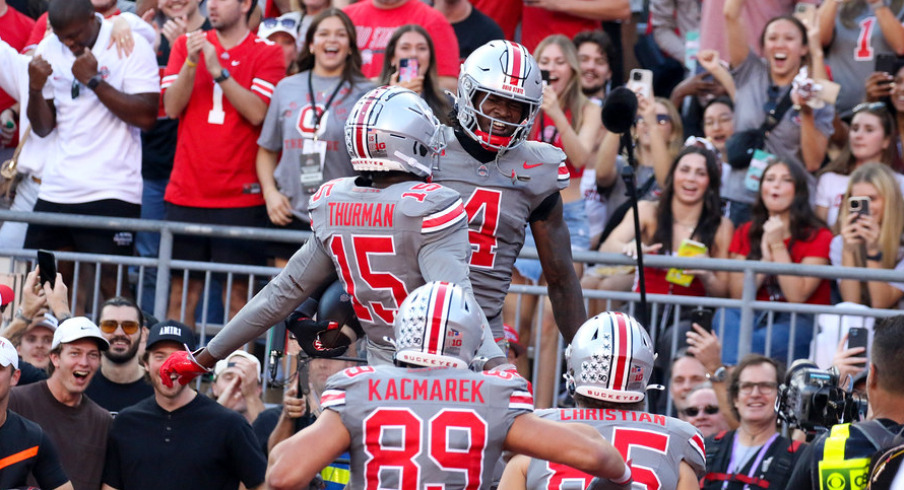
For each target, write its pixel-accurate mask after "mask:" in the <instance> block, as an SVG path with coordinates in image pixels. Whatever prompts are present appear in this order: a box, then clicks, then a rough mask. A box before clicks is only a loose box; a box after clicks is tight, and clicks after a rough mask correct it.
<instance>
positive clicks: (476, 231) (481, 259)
mask: <svg viewBox="0 0 904 490" xmlns="http://www.w3.org/2000/svg"><path fill="white" fill-rule="evenodd" d="M501 208H502V192H500V191H494V190H492V189H484V188H482V187H478V188H476V189H474V193H473V194H471V197H469V198H468V202H466V203H465V212H467V213H468V241H469V242H471V267H479V268H482V269H492V268H493V266H494V265H495V263H496V246H497V243H498V239H497V238H496V232H497V230H498V229H499V211H500V209H501Z"/></svg>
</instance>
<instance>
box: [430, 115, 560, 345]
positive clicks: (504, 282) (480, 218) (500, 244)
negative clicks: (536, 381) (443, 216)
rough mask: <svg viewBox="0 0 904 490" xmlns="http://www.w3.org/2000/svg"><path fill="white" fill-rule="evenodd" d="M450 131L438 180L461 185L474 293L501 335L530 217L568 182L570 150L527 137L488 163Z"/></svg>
mask: <svg viewBox="0 0 904 490" xmlns="http://www.w3.org/2000/svg"><path fill="white" fill-rule="evenodd" d="M444 131H445V135H444V136H445V139H446V142H447V146H446V149H445V151H444V153H443V155H442V156H441V157H440V160H439V167H438V168H436V169H434V171H433V181H434V182H437V183H440V184H442V185H444V186H446V187H451V188H452V189H455V190H456V191H458V192H459V193H460V194H461V198H462V199H463V200H464V203H465V211H467V213H468V239H469V240H470V242H471V262H470V265H471V284H472V285H473V286H474V296H475V297H476V298H477V302H478V303H479V304H480V306H481V308H483V311H484V313H485V314H486V316H487V319H488V320H489V322H490V328H491V329H492V330H493V334H494V335H495V336H496V337H501V336H502V335H503V332H502V316H501V313H502V303H503V301H505V295H506V294H507V293H508V289H509V285H510V284H511V282H512V267H513V266H514V263H515V259H516V258H517V257H518V254H519V253H520V252H521V247H522V245H524V233H525V229H526V227H527V225H528V218H529V217H530V215H531V213H533V212H534V210H536V209H537V207H538V206H539V205H540V203H542V202H543V200H544V199H546V198H547V197H549V196H550V195H551V194H553V193H555V192H558V191H559V190H561V189H564V188H566V187H568V182H569V178H570V174H569V172H568V168H567V167H566V166H565V153H564V152H563V151H562V150H560V149H558V148H556V147H554V146H552V145H549V144H546V143H541V142H536V141H526V142H524V143H522V144H521V145H520V146H518V147H517V148H515V149H514V150H509V151H507V152H505V153H503V155H502V157H500V158H498V159H496V160H493V161H491V162H488V163H486V164H483V163H481V162H480V161H478V160H476V159H475V158H474V157H472V156H471V155H470V154H469V153H468V152H467V151H465V149H464V148H462V146H461V144H460V143H459V142H458V139H456V137H455V133H454V131H453V130H452V128H448V127H447V128H444ZM563 246H567V244H563Z"/></svg>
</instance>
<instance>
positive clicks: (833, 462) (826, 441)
mask: <svg viewBox="0 0 904 490" xmlns="http://www.w3.org/2000/svg"><path fill="white" fill-rule="evenodd" d="M869 352H870V360H869V372H868V374H867V378H866V391H867V395H868V397H869V412H868V415H867V418H868V419H869V420H867V421H863V422H857V423H854V424H838V425H835V426H833V427H832V429H831V431H830V432H828V433H826V434H823V435H822V436H820V437H819V438H818V439H816V440H815V441H814V442H813V444H811V445H810V446H809V447H808V448H807V449H806V450H805V451H803V452H802V454H801V461H803V462H804V464H801V465H798V466H797V467H796V469H795V471H794V473H793V474H792V475H791V480H790V481H789V482H788V486H787V487H786V488H788V489H794V490H805V489H809V488H812V489H817V490H818V489H820V488H834V486H830V485H831V484H830V483H829V482H830V480H831V481H833V483H838V482H840V483H841V484H844V485H845V488H850V489H854V490H857V489H862V488H866V483H867V477H868V472H869V464H870V457H871V456H872V455H873V454H874V453H876V452H878V451H880V450H882V449H884V448H886V447H888V446H890V445H891V444H892V440H893V438H894V436H895V435H896V434H898V433H899V432H901V430H902V427H904V426H902V424H904V371H902V369H901V366H904V316H896V317H892V318H886V319H884V320H881V321H879V322H877V323H876V326H875V328H874V336H873V344H872V346H871V347H870V349H869ZM841 478H843V480H841Z"/></svg>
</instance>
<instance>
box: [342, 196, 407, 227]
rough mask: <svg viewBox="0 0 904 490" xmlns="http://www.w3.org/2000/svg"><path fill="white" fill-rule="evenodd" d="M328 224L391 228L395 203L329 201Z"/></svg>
mask: <svg viewBox="0 0 904 490" xmlns="http://www.w3.org/2000/svg"><path fill="white" fill-rule="evenodd" d="M329 206H330V226H369V227H373V228H392V213H393V212H394V211H395V204H391V203H382V202H377V203H362V202H331V203H329Z"/></svg>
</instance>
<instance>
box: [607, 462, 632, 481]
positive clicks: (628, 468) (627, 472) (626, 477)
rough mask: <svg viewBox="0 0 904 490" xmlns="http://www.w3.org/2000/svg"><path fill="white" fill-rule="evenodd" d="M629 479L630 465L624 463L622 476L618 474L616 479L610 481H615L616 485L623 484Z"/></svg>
mask: <svg viewBox="0 0 904 490" xmlns="http://www.w3.org/2000/svg"><path fill="white" fill-rule="evenodd" d="M630 481H631V467H630V466H628V464H627V463H625V473H624V474H623V475H622V476H620V477H619V478H618V479H613V480H612V483H615V484H616V485H624V484H625V483H628V482H630Z"/></svg>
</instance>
